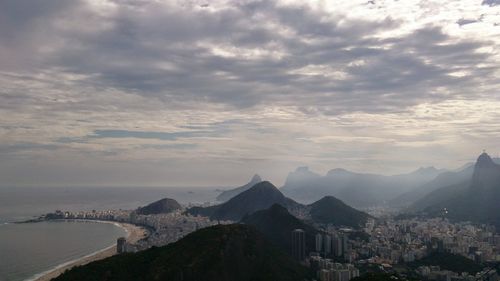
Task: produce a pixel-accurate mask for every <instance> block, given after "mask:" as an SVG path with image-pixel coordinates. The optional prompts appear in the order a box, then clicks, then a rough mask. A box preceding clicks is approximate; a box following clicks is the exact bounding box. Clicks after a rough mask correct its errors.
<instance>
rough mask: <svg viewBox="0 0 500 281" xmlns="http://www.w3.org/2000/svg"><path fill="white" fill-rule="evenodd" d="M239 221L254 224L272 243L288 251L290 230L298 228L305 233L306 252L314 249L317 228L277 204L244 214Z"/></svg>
mask: <svg viewBox="0 0 500 281" xmlns="http://www.w3.org/2000/svg"><path fill="white" fill-rule="evenodd" d="M241 222H242V223H244V224H248V225H252V226H254V227H255V228H256V229H257V230H259V231H260V232H261V233H262V234H264V236H265V237H266V238H267V239H268V240H269V241H271V242H272V243H273V244H274V245H276V246H278V247H280V248H281V249H282V250H284V251H286V252H289V253H290V251H291V247H292V246H291V245H292V237H291V235H290V233H291V232H292V230H294V229H297V228H300V229H302V230H304V231H305V233H306V248H307V249H308V250H307V249H306V252H309V251H314V250H315V244H314V243H315V235H316V234H317V233H318V230H316V229H315V228H314V227H312V226H310V225H308V224H306V223H304V222H303V221H301V220H299V219H298V218H296V217H294V216H293V215H291V214H290V213H289V212H288V210H287V209H286V208H285V207H283V206H281V205H279V204H274V205H272V206H271V207H270V208H269V209H266V210H261V211H257V212H255V213H253V214H250V215H246V216H245V217H243V219H242V220H241Z"/></svg>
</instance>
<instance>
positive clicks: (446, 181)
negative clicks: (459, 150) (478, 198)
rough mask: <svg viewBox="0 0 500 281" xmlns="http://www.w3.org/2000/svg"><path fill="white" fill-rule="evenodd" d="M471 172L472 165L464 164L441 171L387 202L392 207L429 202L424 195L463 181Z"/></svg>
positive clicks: (470, 175) (472, 170)
mask: <svg viewBox="0 0 500 281" xmlns="http://www.w3.org/2000/svg"><path fill="white" fill-rule="evenodd" d="M473 172H474V165H465V166H464V167H463V168H461V169H459V170H458V171H453V172H452V171H449V172H443V173H442V174H439V175H438V176H437V177H436V178H435V179H433V180H431V181H429V182H427V183H425V184H423V185H421V186H419V187H418V188H415V189H412V190H411V191H409V192H406V193H403V194H401V195H400V196H398V197H396V198H394V199H392V200H390V201H389V202H388V204H389V205H390V206H393V207H409V206H411V205H413V204H416V205H422V204H426V203H425V202H429V198H425V199H424V197H426V196H427V195H428V194H430V193H431V192H434V191H436V190H438V189H440V188H442V187H446V186H452V185H458V184H460V183H463V182H465V181H466V180H469V179H470V178H471V177H472V173H473ZM419 201H422V202H419ZM417 202H418V203H417ZM410 208H411V207H410Z"/></svg>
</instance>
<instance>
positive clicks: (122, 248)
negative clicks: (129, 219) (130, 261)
mask: <svg viewBox="0 0 500 281" xmlns="http://www.w3.org/2000/svg"><path fill="white" fill-rule="evenodd" d="M126 243H127V240H126V239H125V237H120V238H118V239H117V240H116V252H117V253H118V254H123V253H125V252H126V251H127V249H126Z"/></svg>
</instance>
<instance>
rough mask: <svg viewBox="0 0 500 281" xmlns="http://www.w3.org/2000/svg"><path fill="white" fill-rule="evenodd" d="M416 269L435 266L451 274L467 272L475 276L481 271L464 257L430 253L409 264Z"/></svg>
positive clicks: (479, 267)
mask: <svg viewBox="0 0 500 281" xmlns="http://www.w3.org/2000/svg"><path fill="white" fill-rule="evenodd" d="M410 265H411V266H412V267H414V268H416V267H418V266H421V265H427V266H430V265H435V266H439V267H440V268H441V269H446V270H450V271H453V272H468V273H471V274H475V273H477V272H479V271H481V270H482V266H481V265H480V264H478V263H476V262H474V261H472V260H470V259H468V258H466V257H463V256H460V255H455V254H450V253H438V252H435V253H432V254H430V255H429V256H427V257H425V258H423V259H421V260H418V261H416V262H414V263H411V264H410Z"/></svg>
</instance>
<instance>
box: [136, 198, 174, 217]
mask: <svg viewBox="0 0 500 281" xmlns="http://www.w3.org/2000/svg"><path fill="white" fill-rule="evenodd" d="M180 209H182V206H181V205H180V204H179V203H178V202H177V201H175V200H174V199H170V198H164V199H161V200H158V201H156V202H153V203H151V204H149V205H147V206H145V207H140V208H138V209H137V211H136V212H137V214H139V215H152V214H166V213H170V212H173V211H175V210H180Z"/></svg>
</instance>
